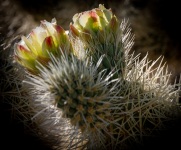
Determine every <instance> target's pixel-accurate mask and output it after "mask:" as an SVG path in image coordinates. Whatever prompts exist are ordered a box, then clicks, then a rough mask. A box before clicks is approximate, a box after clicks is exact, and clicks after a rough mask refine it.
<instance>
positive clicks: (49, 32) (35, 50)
mask: <svg viewBox="0 0 181 150" xmlns="http://www.w3.org/2000/svg"><path fill="white" fill-rule="evenodd" d="M14 50H15V60H16V61H17V62H18V63H19V64H21V65H22V66H24V67H25V68H26V69H27V70H28V71H29V72H31V73H33V74H38V73H39V71H38V68H37V65H38V64H39V63H40V64H42V65H44V66H45V65H47V63H48V62H49V61H50V56H49V53H52V54H53V55H54V56H55V57H59V56H60V55H61V52H64V51H68V52H70V51H71V44H70V41H69V37H68V35H67V33H66V31H65V30H64V29H63V28H62V27H61V26H58V25H57V24H56V20H55V19H52V22H48V21H46V20H44V21H41V24H40V26H39V27H36V28H35V29H33V30H32V31H31V33H30V34H29V35H28V36H27V37H25V36H22V38H21V41H20V42H19V43H16V44H15V46H14Z"/></svg>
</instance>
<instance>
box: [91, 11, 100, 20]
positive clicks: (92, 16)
mask: <svg viewBox="0 0 181 150" xmlns="http://www.w3.org/2000/svg"><path fill="white" fill-rule="evenodd" d="M89 15H90V17H91V18H92V20H93V21H94V22H97V21H98V15H97V13H96V12H95V11H90V12H89Z"/></svg>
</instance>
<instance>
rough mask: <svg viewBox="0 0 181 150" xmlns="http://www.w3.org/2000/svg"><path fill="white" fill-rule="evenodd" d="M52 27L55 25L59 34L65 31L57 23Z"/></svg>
mask: <svg viewBox="0 0 181 150" xmlns="http://www.w3.org/2000/svg"><path fill="white" fill-rule="evenodd" d="M54 27H55V30H56V31H57V32H58V33H59V34H62V33H64V32H65V30H64V29H63V28H62V27H61V26H59V25H54Z"/></svg>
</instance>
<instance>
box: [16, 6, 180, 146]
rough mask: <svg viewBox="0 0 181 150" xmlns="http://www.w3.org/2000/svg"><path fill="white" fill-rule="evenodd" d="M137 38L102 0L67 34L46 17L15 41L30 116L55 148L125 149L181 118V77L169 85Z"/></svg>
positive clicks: (164, 72) (78, 18)
mask: <svg viewBox="0 0 181 150" xmlns="http://www.w3.org/2000/svg"><path fill="white" fill-rule="evenodd" d="M133 39H134V38H133V35H132V34H131V29H130V27H129V26H128V22H127V21H125V20H122V21H119V20H118V19H117V17H116V16H115V15H114V14H113V13H112V11H111V9H106V8H105V7H104V6H103V5H99V8H95V9H92V10H90V11H86V12H82V13H78V14H76V15H74V17H73V23H71V24H70V31H69V32H67V31H64V30H63V29H62V28H61V27H60V26H58V25H56V22H55V20H53V22H51V23H49V22H47V21H43V22H42V24H41V25H40V27H37V28H36V29H34V30H33V32H32V33H31V34H30V35H29V36H28V37H27V38H26V37H22V40H21V41H20V42H19V43H17V44H15V60H16V62H17V65H18V64H20V65H21V66H23V67H24V68H25V71H26V73H25V74H24V75H25V77H24V79H23V80H22V83H23V86H22V88H23V89H24V90H26V91H27V97H26V101H24V104H26V105H27V107H30V108H31V110H32V111H29V112H28V113H29V114H28V113H27V112H26V114H28V115H29V116H32V117H31V118H29V119H32V121H33V122H34V123H36V124H37V126H38V128H40V129H41V131H42V134H43V135H44V136H45V137H46V138H47V139H46V140H49V137H51V138H52V137H53V138H54V140H52V143H51V146H52V148H53V149H117V148H125V149H126V148H129V142H134V141H138V142H140V141H141V140H142V137H143V136H149V135H151V134H152V132H153V131H154V130H157V129H160V128H161V127H162V126H163V125H164V121H167V120H170V119H171V118H177V117H178V116H180V107H179V103H178V98H179V92H180V88H179V86H180V83H178V84H176V83H175V84H173V85H171V84H170V83H169V78H170V74H169V73H168V72H167V68H166V67H165V64H162V59H161V57H160V58H158V60H156V61H149V60H148V59H147V56H145V57H144V58H143V59H142V60H140V59H139V55H137V56H134V53H132V54H130V49H131V47H132V45H133ZM160 60H161V61H160ZM15 69H16V67H15ZM20 73H21V72H20ZM22 101H23V99H22ZM27 101H28V102H27ZM19 105H21V104H19ZM22 115H24V112H22ZM25 116H26V115H25ZM29 116H28V117H29ZM55 141H56V142H55Z"/></svg>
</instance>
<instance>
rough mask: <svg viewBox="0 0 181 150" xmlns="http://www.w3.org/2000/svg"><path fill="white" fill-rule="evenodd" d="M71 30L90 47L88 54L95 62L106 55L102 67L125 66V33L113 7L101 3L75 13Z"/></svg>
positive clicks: (117, 67) (110, 68)
mask: <svg viewBox="0 0 181 150" xmlns="http://www.w3.org/2000/svg"><path fill="white" fill-rule="evenodd" d="M70 31H71V33H72V35H73V36H74V37H78V38H80V39H81V40H82V41H83V43H84V44H85V49H88V54H87V55H88V56H89V55H91V56H92V57H93V61H94V62H95V63H96V62H97V61H98V59H99V58H100V57H101V55H105V57H104V59H103V62H102V66H103V67H102V68H107V69H108V71H111V70H112V69H113V68H116V69H123V68H124V66H125V64H124V59H125V58H124V57H125V56H124V53H125V52H124V51H125V48H124V45H123V43H124V42H123V41H122V40H125V39H123V38H122V36H123V34H124V33H122V31H123V30H121V28H120V22H119V20H118V19H117V17H116V16H115V15H114V14H113V13H112V11H111V9H106V8H105V7H104V6H103V5H99V8H95V9H92V10H90V11H86V12H82V13H78V14H75V15H74V16H73V24H72V23H71V24H70ZM124 38H126V36H124ZM127 46H128V45H127ZM129 46H131V45H129ZM118 72H120V71H118Z"/></svg>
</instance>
